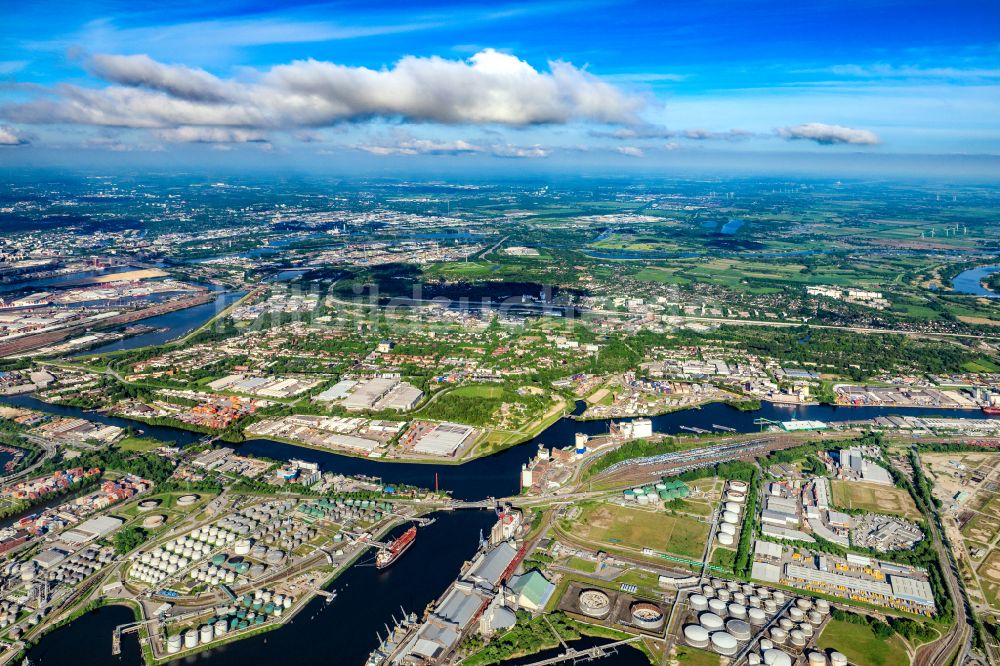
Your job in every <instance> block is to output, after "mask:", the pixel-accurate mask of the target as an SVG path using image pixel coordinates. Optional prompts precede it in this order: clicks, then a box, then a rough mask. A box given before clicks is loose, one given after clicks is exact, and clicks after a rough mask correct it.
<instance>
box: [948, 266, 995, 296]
mask: <svg viewBox="0 0 1000 666" xmlns="http://www.w3.org/2000/svg"><path fill="white" fill-rule="evenodd" d="M998 272H1000V266H979V267H977V268H970V269H969V270H967V271H962V272H961V273H959V274H958V275H956V276H955V278H954V279H953V280H952V281H951V290H952V291H954V292H955V293H956V294H970V295H972V296H985V297H987V298H1000V293H997V292H995V291H990V290H989V289H987V288H986V287H984V286H983V280H985V279H986V278H988V277H989V276H990V275H992V274H994V273H998Z"/></svg>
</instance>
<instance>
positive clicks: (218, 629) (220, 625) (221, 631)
mask: <svg viewBox="0 0 1000 666" xmlns="http://www.w3.org/2000/svg"><path fill="white" fill-rule="evenodd" d="M225 635H226V621H225V620H219V621H218V622H216V623H215V637H216V638H222V637H223V636H225Z"/></svg>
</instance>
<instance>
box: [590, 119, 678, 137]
mask: <svg viewBox="0 0 1000 666" xmlns="http://www.w3.org/2000/svg"><path fill="white" fill-rule="evenodd" d="M676 135H677V132H675V131H673V130H671V129H668V128H666V127H662V126H660V125H651V124H647V123H640V124H636V125H632V126H630V127H619V128H618V129H615V130H610V131H608V130H591V131H590V136H593V137H597V138H606V139H620V140H622V141H633V140H635V139H670V138H672V137H674V136H676Z"/></svg>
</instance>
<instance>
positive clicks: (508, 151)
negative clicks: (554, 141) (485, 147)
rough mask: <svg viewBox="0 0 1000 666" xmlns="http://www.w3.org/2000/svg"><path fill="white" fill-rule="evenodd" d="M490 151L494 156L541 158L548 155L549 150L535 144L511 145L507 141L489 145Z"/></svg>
mask: <svg viewBox="0 0 1000 666" xmlns="http://www.w3.org/2000/svg"><path fill="white" fill-rule="evenodd" d="M490 153H492V154H493V156H494V157H512V158H541V157H548V156H549V150H548V149H547V148H542V147H541V146H539V145H537V144H536V145H534V146H512V145H511V144H509V143H503V144H499V143H498V144H494V145H492V146H490Z"/></svg>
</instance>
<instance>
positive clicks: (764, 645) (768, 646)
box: [758, 638, 774, 651]
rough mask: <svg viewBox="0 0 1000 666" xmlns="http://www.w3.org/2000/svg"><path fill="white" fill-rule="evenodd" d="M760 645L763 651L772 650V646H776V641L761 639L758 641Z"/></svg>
mask: <svg viewBox="0 0 1000 666" xmlns="http://www.w3.org/2000/svg"><path fill="white" fill-rule="evenodd" d="M758 645H759V646H760V649H761V651H764V650H770V649H771V648H773V647H774V643H772V642H771V641H769V640H768V639H766V638H762V639H760V642H759V643H758Z"/></svg>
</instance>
